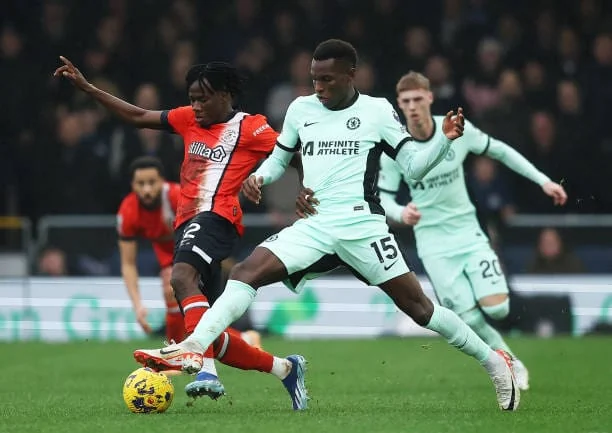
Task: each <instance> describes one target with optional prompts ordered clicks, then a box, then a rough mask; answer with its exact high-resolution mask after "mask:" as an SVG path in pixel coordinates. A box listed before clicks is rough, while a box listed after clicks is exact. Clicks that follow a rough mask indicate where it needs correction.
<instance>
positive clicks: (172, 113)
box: [161, 106, 194, 135]
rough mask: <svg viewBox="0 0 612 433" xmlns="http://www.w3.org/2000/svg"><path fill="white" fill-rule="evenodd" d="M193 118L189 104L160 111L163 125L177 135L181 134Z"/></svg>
mask: <svg viewBox="0 0 612 433" xmlns="http://www.w3.org/2000/svg"><path fill="white" fill-rule="evenodd" d="M193 120H194V114H193V110H192V108H191V107H190V106H184V107H178V108H173V109H172V110H166V111H162V114H161V122H162V124H163V125H164V127H165V128H166V129H167V130H168V131H170V132H174V133H176V134H179V135H183V134H184V133H185V131H187V128H188V127H189V125H190V124H191V123H192V122H193Z"/></svg>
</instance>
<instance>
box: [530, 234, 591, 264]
mask: <svg viewBox="0 0 612 433" xmlns="http://www.w3.org/2000/svg"><path fill="white" fill-rule="evenodd" d="M527 271H528V272H529V273H532V274H574V273H581V272H585V268H584V265H583V264H582V262H581V261H580V259H579V258H578V257H577V256H576V255H575V254H574V253H572V252H571V251H569V250H568V248H567V247H566V246H565V245H564V244H563V240H562V239H561V235H560V234H559V232H558V231H557V230H555V229H554V228H546V229H543V230H542V231H541V232H540V236H539V238H538V245H537V248H536V252H535V257H534V258H533V260H532V261H531V263H530V264H529V266H528V268H527Z"/></svg>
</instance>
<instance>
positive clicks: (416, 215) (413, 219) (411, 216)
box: [402, 202, 421, 226]
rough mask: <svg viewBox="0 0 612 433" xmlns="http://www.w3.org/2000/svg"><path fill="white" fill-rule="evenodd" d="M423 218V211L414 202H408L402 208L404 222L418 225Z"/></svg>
mask: <svg viewBox="0 0 612 433" xmlns="http://www.w3.org/2000/svg"><path fill="white" fill-rule="evenodd" d="M420 219H421V212H419V210H418V209H417V207H416V205H415V204H414V203H412V202H411V203H408V204H407V205H406V207H405V208H404V210H402V222H403V223H404V224H407V225H409V226H414V225H416V224H417V223H418V222H419V220H420Z"/></svg>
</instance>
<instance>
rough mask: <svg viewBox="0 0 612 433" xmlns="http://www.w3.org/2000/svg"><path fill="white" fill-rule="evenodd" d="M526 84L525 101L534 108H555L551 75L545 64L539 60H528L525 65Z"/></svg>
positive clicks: (524, 81)
mask: <svg viewBox="0 0 612 433" xmlns="http://www.w3.org/2000/svg"><path fill="white" fill-rule="evenodd" d="M523 83H524V85H525V102H527V105H528V106H529V107H530V108H531V109H533V110H550V109H552V108H553V103H552V101H553V100H554V98H553V95H554V93H553V91H552V89H551V88H550V77H548V76H547V74H546V69H545V68H544V65H543V64H542V63H541V62H539V61H537V60H530V61H528V62H527V63H526V64H525V66H524V67H523Z"/></svg>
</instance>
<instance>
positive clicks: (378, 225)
mask: <svg viewBox="0 0 612 433" xmlns="http://www.w3.org/2000/svg"><path fill="white" fill-rule="evenodd" d="M259 246H260V247H264V248H267V249H268V250H270V251H271V252H272V253H273V254H274V255H275V256H276V257H278V259H279V260H280V261H281V262H282V263H283V264H284V265H285V268H286V269H287V272H288V273H289V275H296V274H302V275H304V276H305V278H302V280H301V283H299V284H296V285H294V287H291V286H290V285H289V284H287V283H285V284H286V285H288V286H290V288H291V289H292V290H294V291H296V292H299V291H300V290H301V288H302V287H303V283H304V282H305V280H308V279H312V278H316V277H317V276H318V275H321V273H320V272H313V273H310V274H309V270H310V269H316V268H317V267H318V266H319V264H320V263H321V262H323V261H325V260H327V259H328V258H329V257H330V256H337V257H338V258H339V259H340V260H341V261H342V262H344V263H345V264H346V265H347V266H348V267H349V268H350V269H351V270H352V271H353V273H355V274H356V275H358V276H359V277H360V279H362V280H363V281H365V282H367V283H368V284H370V285H372V286H377V285H379V284H381V283H384V282H386V281H389V280H391V279H392V278H395V277H397V276H400V275H403V274H405V273H408V272H410V270H409V269H408V265H407V264H406V262H405V261H404V259H403V257H402V254H401V252H400V250H399V247H398V245H397V242H396V240H395V237H394V236H393V235H392V234H391V233H389V227H388V226H387V223H386V221H385V217H384V216H382V215H376V214H367V215H362V216H360V217H359V218H358V219H355V218H346V219H345V220H334V221H330V220H328V219H325V218H323V217H320V216H319V215H317V216H314V217H309V218H307V219H301V220H298V221H296V222H295V223H294V224H293V225H292V226H290V227H287V228H285V229H283V230H281V231H280V232H279V233H277V234H275V235H272V236H270V237H269V238H268V239H266V240H265V241H264V242H262V243H261V244H260V245H259Z"/></svg>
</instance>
